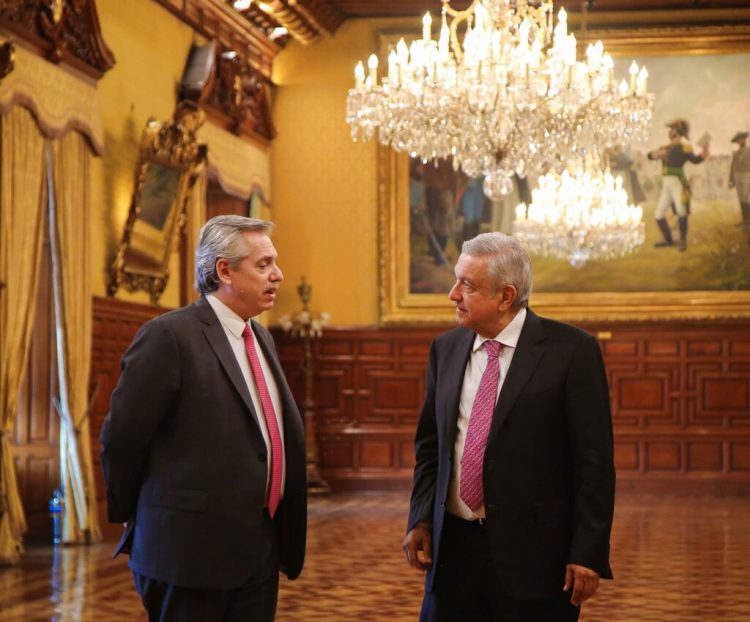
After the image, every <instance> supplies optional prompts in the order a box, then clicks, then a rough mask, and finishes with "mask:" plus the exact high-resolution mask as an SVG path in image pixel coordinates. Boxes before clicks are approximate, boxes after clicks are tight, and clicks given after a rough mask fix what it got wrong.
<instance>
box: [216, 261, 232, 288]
mask: <svg viewBox="0 0 750 622" xmlns="http://www.w3.org/2000/svg"><path fill="white" fill-rule="evenodd" d="M216 275H217V276H218V277H219V280H220V281H221V282H222V283H225V284H230V283H231V282H232V275H231V274H230V272H229V262H228V261H227V260H226V259H218V260H217V261H216Z"/></svg>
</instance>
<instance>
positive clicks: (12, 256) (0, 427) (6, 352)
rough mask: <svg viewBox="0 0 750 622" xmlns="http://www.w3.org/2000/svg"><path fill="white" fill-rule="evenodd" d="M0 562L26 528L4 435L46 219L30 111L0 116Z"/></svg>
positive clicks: (14, 556) (10, 558) (38, 143)
mask: <svg viewBox="0 0 750 622" xmlns="http://www.w3.org/2000/svg"><path fill="white" fill-rule="evenodd" d="M0 143H1V144H2V159H0V281H2V282H3V283H5V287H4V288H3V289H2V291H0V564H13V563H15V562H16V561H17V560H18V557H19V555H20V553H21V551H22V535H23V533H24V532H25V531H26V517H25V516H24V512H23V507H22V505H21V499H20V496H19V493H18V484H17V482H16V473H15V468H14V466H13V458H12V456H11V454H10V445H9V442H8V435H9V434H10V433H11V432H12V428H13V423H14V421H15V418H16V414H17V406H18V391H19V388H20V385H21V380H22V378H23V372H24V369H25V365H26V362H27V359H28V350H29V343H30V341H31V330H32V324H31V322H32V318H33V315H34V313H33V307H34V303H35V300H36V292H37V281H38V277H39V263H40V256H41V248H42V235H43V230H44V228H43V224H44V209H43V207H44V204H45V203H46V192H45V191H44V184H43V182H44V139H43V138H42V136H41V134H40V133H39V128H38V127H37V125H36V122H35V121H34V118H33V116H32V115H31V113H30V112H29V111H28V110H27V109H26V108H23V107H21V106H14V107H13V108H12V109H11V110H10V111H9V112H8V113H7V114H4V115H2V117H0Z"/></svg>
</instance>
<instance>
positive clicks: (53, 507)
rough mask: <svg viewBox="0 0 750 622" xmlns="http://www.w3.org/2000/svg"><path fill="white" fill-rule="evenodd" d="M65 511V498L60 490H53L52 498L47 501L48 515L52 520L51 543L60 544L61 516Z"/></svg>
mask: <svg viewBox="0 0 750 622" xmlns="http://www.w3.org/2000/svg"><path fill="white" fill-rule="evenodd" d="M64 509H65V498H64V497H63V491H62V489H61V488H55V491H54V492H53V493H52V498H51V499H50V500H49V515H50V517H51V518H52V542H53V544H60V543H61V542H62V515H63V510H64Z"/></svg>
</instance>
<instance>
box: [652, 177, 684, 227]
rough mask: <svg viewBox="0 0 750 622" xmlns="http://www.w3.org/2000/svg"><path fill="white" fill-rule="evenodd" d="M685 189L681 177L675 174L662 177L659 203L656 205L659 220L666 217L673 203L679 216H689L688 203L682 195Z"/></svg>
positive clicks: (656, 214)
mask: <svg viewBox="0 0 750 622" xmlns="http://www.w3.org/2000/svg"><path fill="white" fill-rule="evenodd" d="M683 190H684V188H683V187H682V181H681V180H680V178H679V177H676V176H674V175H664V177H662V185H661V193H660V194H659V203H658V204H657V206H656V213H655V214H654V216H655V218H656V219H657V220H659V219H661V218H664V216H665V215H666V213H667V211H668V210H669V209H670V208H671V207H672V204H673V203H674V206H675V209H676V210H677V215H678V216H680V217H682V216H687V205H686V204H685V202H684V201H683V197H682V191H683Z"/></svg>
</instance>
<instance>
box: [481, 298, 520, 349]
mask: <svg viewBox="0 0 750 622" xmlns="http://www.w3.org/2000/svg"><path fill="white" fill-rule="evenodd" d="M525 321H526V307H523V308H522V309H521V310H520V311H519V312H518V313H516V316H515V317H514V318H513V319H512V320H511V321H510V322H509V323H508V325H507V326H506V327H505V328H503V330H501V331H500V332H499V333H498V334H497V335H495V337H494V340H495V341H498V342H500V343H501V344H502V345H503V346H504V347H506V348H515V347H516V345H517V344H518V338H519V337H520V336H521V330H522V329H523V323H524V322H525ZM485 341H487V338H486V337H482V336H481V335H477V336H476V337H475V338H474V346H473V348H472V352H476V351H477V350H479V348H481V347H482V344H484V342H485Z"/></svg>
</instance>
